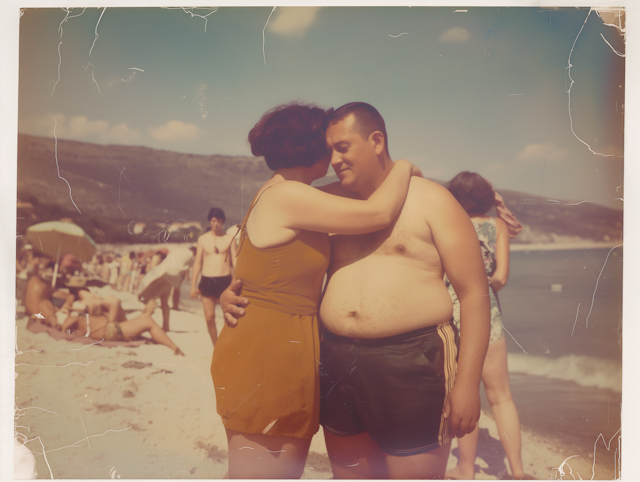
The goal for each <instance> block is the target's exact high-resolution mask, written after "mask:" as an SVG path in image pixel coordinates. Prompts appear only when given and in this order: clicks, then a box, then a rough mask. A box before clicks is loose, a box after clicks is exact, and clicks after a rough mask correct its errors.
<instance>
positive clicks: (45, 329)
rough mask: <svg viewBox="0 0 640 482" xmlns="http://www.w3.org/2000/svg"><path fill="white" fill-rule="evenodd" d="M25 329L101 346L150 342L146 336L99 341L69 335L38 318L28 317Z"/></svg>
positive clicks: (56, 337)
mask: <svg viewBox="0 0 640 482" xmlns="http://www.w3.org/2000/svg"><path fill="white" fill-rule="evenodd" d="M27 330H29V331H30V332H31V333H48V334H49V336H51V337H52V338H55V339H56V340H67V341H75V342H78V343H84V344H85V345H91V344H96V345H101V346H129V347H133V346H140V345H142V344H143V343H152V341H151V340H149V339H148V338H139V339H137V340H131V341H100V340H94V339H93V338H89V337H87V336H80V335H70V334H69V333H63V332H62V331H60V330H57V329H55V328H53V327H51V326H47V325H45V324H43V323H40V321H39V320H35V319H33V318H29V321H28V322H27Z"/></svg>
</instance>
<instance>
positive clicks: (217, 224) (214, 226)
mask: <svg viewBox="0 0 640 482" xmlns="http://www.w3.org/2000/svg"><path fill="white" fill-rule="evenodd" d="M223 225H224V219H218V218H216V217H213V218H211V220H210V221H209V226H211V231H213V232H218V231H219V230H220V229H222V226H223Z"/></svg>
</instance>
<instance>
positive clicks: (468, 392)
mask: <svg viewBox="0 0 640 482" xmlns="http://www.w3.org/2000/svg"><path fill="white" fill-rule="evenodd" d="M327 144H328V145H329V146H330V148H331V149H332V158H331V164H332V166H333V168H334V170H335V171H336V174H337V175H338V178H339V179H340V183H335V184H331V185H329V186H325V187H324V188H323V189H324V190H327V191H329V192H332V193H335V194H341V195H344V196H349V197H356V198H364V199H366V198H368V197H369V196H370V195H371V194H372V193H373V192H374V191H375V189H376V188H377V187H378V186H379V185H380V183H381V182H382V181H383V180H384V179H385V177H386V175H387V174H388V173H389V171H390V169H391V167H392V166H393V161H392V160H391V158H390V156H389V152H388V148H387V134H386V129H385V125H384V120H383V119H382V117H381V116H380V114H379V113H378V112H377V111H376V110H375V109H374V108H373V107H372V106H370V105H368V104H363V103H353V104H347V105H345V106H342V107H340V108H339V109H337V110H336V111H335V112H334V113H333V115H332V116H331V119H330V122H329V125H328V128H327ZM483 266H484V265H483V261H482V257H481V253H480V247H479V243H478V240H477V236H476V235H475V230H474V228H473V225H472V224H471V221H470V220H469V217H468V216H467V215H466V213H465V212H464V210H463V209H462V208H461V207H460V205H459V204H458V203H457V202H456V201H455V199H454V198H453V196H452V195H451V194H450V193H449V192H448V191H447V190H446V189H445V188H443V187H442V186H440V185H438V184H436V183H434V182H431V181H428V180H426V179H422V178H418V177H412V178H411V184H410V187H409V192H408V194H407V198H406V201H405V204H404V206H403V209H402V211H401V212H400V214H399V215H398V217H397V218H396V220H395V221H394V222H393V223H392V224H391V225H390V226H389V227H388V228H386V229H383V230H381V231H378V232H376V233H372V234H368V235H357V236H332V249H331V264H330V266H329V270H328V282H327V285H326V288H325V293H324V297H323V300H322V304H321V307H320V317H321V319H322V322H323V324H324V327H325V332H324V333H323V340H322V343H321V349H320V353H321V363H320V383H321V411H320V423H321V424H322V425H323V427H324V435H325V441H326V444H327V452H328V454H329V458H330V460H331V466H332V469H333V474H334V477H335V478H369V479H371V478H393V479H396V478H397V479H400V478H443V477H444V474H445V468H446V464H447V459H448V457H449V450H450V447H451V439H452V438H453V437H455V436H456V435H457V436H458V437H461V436H463V435H465V434H467V433H470V432H471V431H472V430H473V429H474V427H475V424H476V422H477V421H478V418H479V416H480V396H479V384H480V375H481V370H482V363H483V360H484V356H485V353H486V350H487V346H488V342H489V309H490V308H489V297H488V285H487V280H486V274H485V272H484V267H483ZM445 272H446V273H447V275H448V276H449V279H450V280H451V282H452V284H453V285H454V288H455V290H456V292H457V293H459V296H460V301H461V331H462V333H461V336H460V337H459V340H460V341H459V349H458V343H457V339H458V334H457V332H456V330H455V329H454V328H453V327H452V324H451V322H450V320H451V316H452V303H451V298H450V296H449V295H448V292H447V289H446V287H445V284H444V282H443V275H444V273H445ZM240 287H241V283H240V282H239V281H238V282H236V284H234V286H233V287H231V288H233V289H235V290H236V292H237V291H238V290H239V288H240ZM223 298H224V299H223V308H224V311H225V319H226V320H227V322H229V323H230V324H234V323H235V319H234V316H236V317H238V316H241V315H242V314H243V310H242V309H241V308H240V307H239V306H233V305H231V304H229V305H227V303H236V304H237V305H243V304H245V303H246V300H243V299H242V298H238V297H236V296H234V293H233V291H231V289H230V290H227V291H226V292H225V295H224V296H223ZM240 322H241V321H240ZM456 365H457V367H456ZM456 372H457V373H456Z"/></svg>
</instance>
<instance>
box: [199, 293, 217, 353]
mask: <svg viewBox="0 0 640 482" xmlns="http://www.w3.org/2000/svg"><path fill="white" fill-rule="evenodd" d="M201 298H202V308H203V309H204V318H205V320H206V322H207V330H209V336H210V337H211V341H212V342H213V346H216V341H218V330H217V329H216V304H217V303H218V298H213V297H211V296H202V295H201Z"/></svg>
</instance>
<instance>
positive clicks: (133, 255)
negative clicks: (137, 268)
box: [129, 251, 136, 259]
mask: <svg viewBox="0 0 640 482" xmlns="http://www.w3.org/2000/svg"><path fill="white" fill-rule="evenodd" d="M129 259H136V253H134V252H133V251H130V252H129Z"/></svg>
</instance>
